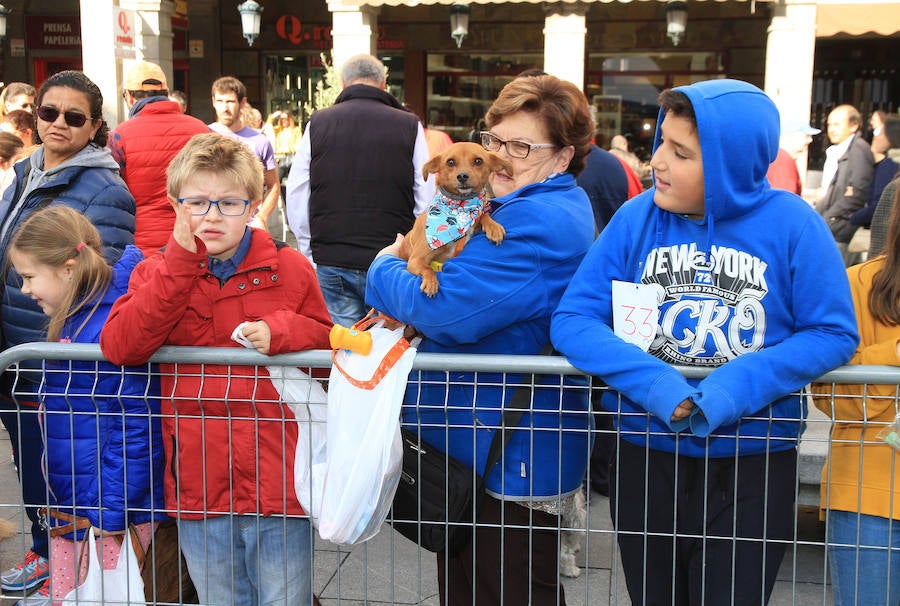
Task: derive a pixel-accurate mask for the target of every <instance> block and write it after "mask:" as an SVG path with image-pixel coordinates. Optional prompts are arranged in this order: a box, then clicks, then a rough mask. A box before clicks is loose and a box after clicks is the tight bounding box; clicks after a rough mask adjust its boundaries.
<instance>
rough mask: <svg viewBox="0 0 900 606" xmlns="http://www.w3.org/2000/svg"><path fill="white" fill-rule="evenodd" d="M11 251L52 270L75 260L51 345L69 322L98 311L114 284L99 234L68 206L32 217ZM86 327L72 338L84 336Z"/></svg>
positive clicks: (52, 330)
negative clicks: (86, 312) (87, 311)
mask: <svg viewBox="0 0 900 606" xmlns="http://www.w3.org/2000/svg"><path fill="white" fill-rule="evenodd" d="M10 250H15V251H16V252H17V253H20V254H23V255H30V256H31V257H32V259H34V261H36V262H38V263H42V264H44V265H49V266H50V267H61V266H62V265H65V263H66V261H68V260H69V259H74V260H75V264H74V265H73V266H72V288H70V289H69V291H68V292H67V293H66V297H65V299H64V300H63V302H62V303H61V304H60V305H59V307H58V308H57V309H56V310H55V311H54V312H53V314H52V315H51V316H50V323H49V324H48V326H47V340H48V341H58V340H59V338H60V336H61V333H62V329H63V326H64V325H65V323H66V321H67V320H68V319H69V318H71V317H72V316H74V315H75V314H76V313H78V312H79V311H80V310H82V309H84V308H85V307H87V306H89V305H93V308H94V309H96V307H97V306H98V305H99V304H100V300H101V299H102V298H103V295H104V294H105V293H106V289H107V288H109V283H110V281H111V280H112V268H110V266H109V265H108V264H107V263H106V260H105V259H104V258H103V242H102V241H101V240H100V232H98V231H97V228H96V227H94V225H93V224H92V223H91V222H90V221H89V220H88V219H87V217H85V216H84V215H82V214H81V213H79V212H78V211H77V210H75V209H73V208H69V207H68V206H48V207H47V208H44V209H41V210H39V211H36V212H35V213H33V214H32V215H31V216H30V217H28V219H26V220H25V222H24V223H22V225H21V226H20V227H19V229H18V230H17V231H16V234H15V235H14V236H13V239H12V242H11V243H10ZM7 262H8V261H7ZM91 313H93V309H92V310H91ZM88 317H90V314H89V315H88ZM83 326H84V325H83V324H82V326H79V327H78V328H77V330H75V331H74V333H73V334H72V335H71V336H72V337H74V336H75V335H77V334H78V333H79V332H81V329H82V328H83Z"/></svg>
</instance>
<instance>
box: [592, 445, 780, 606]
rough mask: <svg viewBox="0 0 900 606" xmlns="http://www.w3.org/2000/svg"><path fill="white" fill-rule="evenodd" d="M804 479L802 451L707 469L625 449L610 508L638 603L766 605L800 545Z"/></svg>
mask: <svg viewBox="0 0 900 606" xmlns="http://www.w3.org/2000/svg"><path fill="white" fill-rule="evenodd" d="M796 473H797V451H796V450H795V449H790V450H786V451H782V452H775V453H771V454H769V455H765V454H761V455H750V456H742V457H738V458H735V457H729V458H724V459H714V458H710V459H702V458H692V457H685V456H676V455H673V454H670V453H666V452H661V451H655V450H649V449H646V448H644V447H638V446H635V445H633V444H630V443H628V442H626V441H624V440H622V441H620V442H619V449H618V467H617V466H616V465H613V468H612V476H611V479H612V481H611V483H610V500H609V507H610V514H611V516H612V520H613V524H614V526H615V528H616V531H617V537H618V542H619V550H620V553H621V556H622V568H623V570H624V572H625V582H626V585H627V586H628V593H629V595H630V596H631V600H632V603H633V604H635V606H638V605H654V606H655V605H665V606H671V605H672V604H675V605H685V606H688V605H694V604H706V605H709V606H712V605H718V604H723V605H724V604H729V605H731V604H740V605H750V604H765V603H766V602H767V601H768V599H769V596H770V594H771V593H772V587H773V586H774V584H775V577H776V574H777V572H778V567H779V566H780V564H781V560H782V558H783V556H784V551H785V547H786V544H787V542H789V541H791V538H792V536H793V528H794V513H793V512H794V489H795V481H796ZM673 537H674V538H673ZM763 538H765V539H766V540H762V539H763Z"/></svg>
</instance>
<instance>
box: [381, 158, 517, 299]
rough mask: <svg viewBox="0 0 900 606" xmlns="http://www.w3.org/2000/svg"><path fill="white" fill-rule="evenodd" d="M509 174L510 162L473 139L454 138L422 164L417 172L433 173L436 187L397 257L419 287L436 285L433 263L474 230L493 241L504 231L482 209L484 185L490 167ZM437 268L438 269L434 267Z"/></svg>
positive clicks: (429, 290) (433, 289) (432, 289)
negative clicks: (417, 277)
mask: <svg viewBox="0 0 900 606" xmlns="http://www.w3.org/2000/svg"><path fill="white" fill-rule="evenodd" d="M501 170H502V171H504V172H505V173H506V174H508V175H512V166H511V165H510V163H509V162H507V161H506V160H503V159H502V158H501V157H500V156H498V155H497V154H494V153H491V152H489V151H487V150H486V149H484V148H483V147H482V146H480V145H478V144H477V143H454V144H453V145H452V146H450V147H449V148H447V150H446V151H444V152H443V153H441V154H439V155H437V156H434V157H433V158H431V159H430V160H429V161H428V162H427V163H425V165H424V166H423V167H422V175H423V176H424V177H425V178H426V179H427V178H428V175H430V174H431V173H435V174H436V175H437V186H438V192H437V194H436V195H435V197H434V200H433V201H432V203H431V205H429V207H428V209H427V210H426V211H425V212H423V213H422V214H421V215H419V216H418V217H416V222H415V224H414V225H413V228H412V229H411V230H410V231H409V233H408V234H406V236H405V237H404V238H403V244H402V245H401V246H400V253H399V255H400V258H401V259H405V260H406V261H407V263H406V269H407V271H409V272H410V273H411V274H414V275H417V276H420V277H421V278H422V292H423V293H425V294H426V295H428V296H429V297H433V296H434V295H435V294H436V293H437V291H438V279H437V275H436V274H435V266H437V267H438V268H440V265H441V264H443V262H444V261H446V260H447V259H449V258H450V257H453V256H455V255H456V254H457V253H458V252H459V251H460V250H461V249H462V247H463V246H464V245H465V243H466V242H467V241H468V239H469V238H470V237H471V236H472V234H474V233H475V229H476V228H480V229H482V230H484V233H485V235H487V237H488V239H489V240H490V241H491V242H493V243H494V244H500V242H502V241H503V238H504V236H506V230H505V229H503V226H502V225H500V224H499V223H497V222H496V221H494V220H493V219H492V218H491V217H490V215H489V214H488V213H487V212H485V211H486V205H487V199H486V196H485V191H484V188H485V186H486V185H487V183H488V179H490V176H491V173H494V172H498V171H501ZM438 270H439V269H438Z"/></svg>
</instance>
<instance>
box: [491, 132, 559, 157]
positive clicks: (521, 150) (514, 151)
mask: <svg viewBox="0 0 900 606" xmlns="http://www.w3.org/2000/svg"><path fill="white" fill-rule="evenodd" d="M481 145H482V147H484V148H485V149H486V150H488V151H489V152H495V151H500V148H501V147H502V146H504V145H505V146H506V153H508V154H509V155H510V156H512V157H513V158H520V159H524V158H527V157H528V154H530V153H531V150H533V149H549V148H551V147H557V146H556V145H554V144H553V143H528V142H526V141H517V140H515V139H513V140H511V141H504V140H503V139H501V138H500V137H498V136H497V135H495V134H494V133H492V132H490V131H486V130H483V131H481Z"/></svg>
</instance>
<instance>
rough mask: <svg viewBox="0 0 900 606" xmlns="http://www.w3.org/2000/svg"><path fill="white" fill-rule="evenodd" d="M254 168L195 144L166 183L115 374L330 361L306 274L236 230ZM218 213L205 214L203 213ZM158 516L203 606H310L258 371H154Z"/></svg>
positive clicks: (123, 304) (258, 187) (257, 186)
mask: <svg viewBox="0 0 900 606" xmlns="http://www.w3.org/2000/svg"><path fill="white" fill-rule="evenodd" d="M262 176H263V172H262V165H261V164H260V162H259V159H258V158H257V157H256V156H255V155H254V154H253V152H252V151H250V150H249V148H247V147H246V146H245V145H243V144H242V143H240V142H237V141H234V140H233V139H230V138H228V137H225V136H222V135H219V134H215V133H209V134H203V135H197V136H196V137H194V138H193V139H191V141H190V142H189V143H188V144H187V145H186V146H185V148H184V149H183V150H182V151H181V152H180V153H179V154H178V155H177V156H176V157H175V159H174V160H173V161H172V164H171V165H170V166H169V170H168V185H167V189H168V196H169V199H170V201H171V203H172V206H173V207H174V208H175V211H176V215H177V216H176V220H175V227H174V230H173V233H172V236H171V238H170V239H169V243H168V245H167V246H166V247H165V248H164V249H162V250H161V251H159V252H157V253H155V254H154V255H153V256H151V257H150V258H148V259H146V260H145V261H143V262H142V263H140V264H139V265H138V266H137V267H136V268H135V270H134V272H133V273H132V277H131V282H130V284H129V288H128V293H127V294H125V295H124V296H123V297H122V298H120V299H119V300H118V301H117V302H116V304H115V306H114V307H113V309H112V311H111V312H110V316H109V320H108V321H107V324H106V326H105V327H104V329H103V332H102V334H101V337H100V345H101V348H102V349H103V353H104V355H106V357H107V358H109V359H110V360H111V361H113V362H114V363H116V364H142V363H144V362H146V361H147V360H148V359H149V358H150V356H151V355H152V354H153V353H154V352H155V351H156V350H157V348H159V347H160V346H161V345H190V346H205V347H239V345H238V344H237V343H235V342H234V341H232V339H231V334H232V331H233V330H234V328H235V327H236V326H237V325H238V324H240V323H242V322H248V323H249V324H248V325H247V326H245V328H244V330H243V333H244V335H245V336H246V337H247V338H248V339H249V340H250V342H251V343H252V344H253V345H254V347H255V348H256V349H257V350H258V351H259V352H261V353H263V354H281V353H286V352H293V351H300V350H305V349H315V348H327V347H328V346H329V345H328V332H329V330H330V329H331V325H332V323H331V319H330V316H329V314H328V310H327V308H326V307H325V301H324V300H323V298H322V294H321V291H320V290H319V286H318V283H317V281H316V277H315V272H314V270H313V268H312V266H311V265H310V264H309V262H308V261H307V260H306V259H305V258H304V257H303V255H301V254H300V253H298V252H297V251H296V250H293V249H291V248H289V247H286V246H281V245H279V244H276V243H275V242H274V241H273V240H272V238H271V236H269V234H268V233H267V232H265V231H263V230H258V229H253V228H249V227H247V222H248V220H249V218H250V217H251V216H252V214H253V212H254V211H255V210H256V208H257V206H258V205H259V203H260V200H261V198H262V189H263V178H262ZM213 207H215V208H213ZM161 371H162V378H161V382H162V393H163V406H162V411H163V415H164V416H163V422H162V431H163V443H164V445H165V449H166V463H167V464H166V476H165V492H166V507H167V509H168V510H169V511H170V514H171V515H173V516H174V517H177V518H179V530H180V539H181V548H182V551H183V553H184V555H185V559H186V560H187V564H188V569H189V570H190V573H191V577H192V579H193V581H194V584H195V585H196V586H197V590H198V593H199V596H200V601H201V602H202V603H210V604H257V603H260V604H269V603H279V604H292V605H293V604H309V603H311V601H312V588H311V585H312V583H311V580H312V537H311V531H310V524H309V520H308V519H307V518H303V517H300V516H301V515H302V514H303V513H304V512H303V510H302V508H301V507H300V504H299V502H298V501H297V497H296V495H295V493H294V481H293V478H294V472H293V461H294V450H295V446H296V441H297V424H296V423H294V422H293V415H292V413H291V412H290V410H289V408H288V407H287V406H285V405H283V404H279V403H278V400H279V397H278V393H277V391H276V390H275V388H274V387H273V386H272V384H271V382H270V381H267V380H265V379H264V378H260V377H259V373H261V372H262V371H260V369H257V368H253V367H240V366H227V365H209V364H206V365H202V366H201V365H197V364H178V365H165V364H164V365H161Z"/></svg>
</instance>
